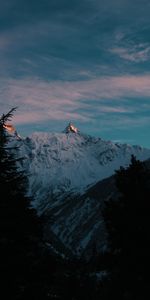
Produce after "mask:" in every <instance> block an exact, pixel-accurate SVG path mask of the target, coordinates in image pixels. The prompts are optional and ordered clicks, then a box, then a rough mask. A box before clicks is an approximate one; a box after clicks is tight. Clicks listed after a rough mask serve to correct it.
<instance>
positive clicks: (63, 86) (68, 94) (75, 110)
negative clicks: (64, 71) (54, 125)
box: [0, 75, 150, 124]
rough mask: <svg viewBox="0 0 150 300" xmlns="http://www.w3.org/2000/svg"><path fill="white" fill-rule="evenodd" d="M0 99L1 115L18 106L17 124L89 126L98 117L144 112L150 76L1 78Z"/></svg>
mask: <svg viewBox="0 0 150 300" xmlns="http://www.w3.org/2000/svg"><path fill="white" fill-rule="evenodd" d="M0 97H1V109H2V113H3V112H4V113H5V111H8V109H9V108H12V107H14V106H18V107H19V109H18V111H17V113H16V114H15V119H14V121H15V122H16V123H17V124H25V123H26V124H28V123H36V122H42V121H46V120H55V121H56V120H57V121H60V120H66V121H67V120H70V119H71V120H79V121H80V122H83V123H84V122H87V123H89V122H90V121H92V120H94V119H95V117H96V116H98V115H101V114H105V115H107V114H108V113H111V114H114V115H116V114H118V115H119V114H129V113H130V114H134V113H135V112H140V110H142V111H145V112H147V107H148V106H147V102H146V100H145V97H146V99H147V98H148V97H150V75H143V76H131V75H128V76H127V75H126V76H125V75H124V76H121V77H118V76H110V77H99V78H96V79H93V78H92V79H91V80H90V79H89V80H86V81H77V82H76V81H75V82H63V81H50V82H49V81H44V80H43V81H42V80H40V79H38V78H34V79H33V78H24V79H19V80H17V79H9V80H8V79H5V80H1V83H0ZM129 98H130V101H129V100H128V102H127V103H126V100H125V99H129ZM141 98H142V99H143V100H141ZM135 99H136V103H134V102H135ZM138 99H139V100H138ZM137 101H138V105H137ZM144 105H145V106H144Z"/></svg>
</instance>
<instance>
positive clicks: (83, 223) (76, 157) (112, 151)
mask: <svg viewBox="0 0 150 300" xmlns="http://www.w3.org/2000/svg"><path fill="white" fill-rule="evenodd" d="M14 142H15V143H17V144H18V143H19V155H20V156H21V157H25V160H24V163H23V165H22V167H23V168H24V169H25V170H26V173H27V174H29V189H28V194H29V195H30V196H31V197H33V201H32V206H33V207H35V208H36V210H37V213H38V214H39V215H45V216H46V219H47V224H46V226H45V228H46V231H45V232H46V233H45V234H46V236H47V238H46V239H47V241H49V237H50V236H52V235H53V236H55V237H56V239H57V240H59V241H60V243H61V244H63V245H64V247H66V248H68V250H69V251H71V252H72V253H73V255H83V253H85V251H87V249H91V248H92V247H93V246H92V245H93V244H94V243H96V245H97V249H99V250H100V251H104V249H105V248H106V236H105V230H104V227H105V226H104V223H103V219H102V215H101V207H102V203H103V201H104V200H106V199H109V197H110V196H111V195H112V193H114V185H113V182H112V180H113V177H111V176H113V175H114V173H115V170H117V169H119V168H120V166H123V167H127V166H128V165H129V163H130V159H131V155H132V154H133V155H135V156H136V157H137V159H139V160H142V161H145V160H146V159H149V158H150V149H147V148H143V147H141V146H138V145H135V146H131V145H129V144H121V143H113V142H111V141H105V140H102V139H101V138H97V137H92V136H90V135H85V134H82V133H81V132H70V131H69V132H67V133H64V132H61V133H45V132H34V133H33V134H32V135H31V136H29V137H26V138H21V139H19V140H18V139H16V138H15V139H14ZM96 185H97V188H95V187H96ZM98 190H99V192H98ZM94 193H95V195H94Z"/></svg>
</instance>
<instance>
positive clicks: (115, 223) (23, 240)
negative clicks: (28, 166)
mask: <svg viewBox="0 0 150 300" xmlns="http://www.w3.org/2000/svg"><path fill="white" fill-rule="evenodd" d="M15 110H16V108H13V109H12V110H10V111H9V112H8V114H5V115H4V114H3V115H2V116H1V118H0V193H1V195H0V271H1V294H2V295H3V296H2V299H12V300H13V299H15V300H17V299H22V300H23V299H33V300H34V299H41V300H45V299H60V300H81V299H82V300H99V299H102V300H107V299H108V300H110V299H112V298H114V299H116V300H122V299H129V300H130V299H134V300H136V299H139V300H140V299H141V300H145V299H147V297H148V295H149V262H150V259H149V256H150V246H149V244H150V243H149V242H150V234H149V224H150V221H149V220H150V218H149V212H150V171H149V168H148V167H147V165H146V164H145V163H144V162H141V161H139V160H137V159H136V157H134V156H132V157H131V163H130V165H129V167H128V168H126V169H125V168H123V167H121V168H120V170H117V171H116V173H115V182H116V186H117V188H118V191H119V193H120V196H119V198H117V199H111V200H110V201H107V202H105V206H104V210H103V216H104V219H105V222H106V228H107V231H108V245H109V247H108V250H107V253H104V254H103V255H102V254H97V253H95V254H94V255H93V257H92V258H91V260H90V261H86V260H84V259H80V260H75V259H74V260H71V259H62V258H61V257H58V256H56V255H54V254H52V253H51V252H50V251H49V249H48V248H47V246H46V244H45V242H44V240H43V224H44V219H43V218H42V217H39V216H37V214H36V211H35V210H34V209H33V208H32V207H31V200H33V199H31V198H29V197H28V196H27V182H28V181H27V175H26V174H25V172H24V171H22V170H20V168H19V163H20V161H22V160H23V159H24V158H22V157H18V149H17V148H16V147H13V146H11V143H9V142H10V141H11V137H10V135H9V134H8V132H7V130H6V129H5V125H6V123H7V122H8V121H9V120H11V118H12V116H13V113H14V112H15ZM93 253H94V252H93Z"/></svg>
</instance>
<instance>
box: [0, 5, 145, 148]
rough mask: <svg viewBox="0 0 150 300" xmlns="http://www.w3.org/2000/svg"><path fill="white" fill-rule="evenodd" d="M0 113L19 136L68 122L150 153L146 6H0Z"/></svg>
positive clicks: (53, 128) (85, 131)
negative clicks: (11, 111)
mask: <svg viewBox="0 0 150 300" xmlns="http://www.w3.org/2000/svg"><path fill="white" fill-rule="evenodd" d="M0 7H1V9H0V107H1V109H0V111H1V114H2V113H5V112H8V110H9V109H11V108H12V107H15V106H17V107H18V109H17V111H16V112H15V115H14V117H13V120H12V122H13V123H14V125H15V126H16V127H17V130H18V131H19V133H20V134H21V135H23V136H27V135H30V134H31V133H32V132H34V131H49V132H51V131H56V132H60V131H62V130H63V129H64V128H65V127H66V125H67V123H68V122H69V121H72V122H74V124H75V126H77V127H78V128H79V129H80V131H82V132H84V133H87V134H91V135H94V136H99V137H101V138H103V139H106V140H113V141H120V142H122V143H129V144H139V145H141V146H144V147H149V148H150V138H149V131H150V22H149V16H150V1H149V0H132V1H131V0H130V1H129V0H111V1H110V0H105V1H102V0H72V1H70V0H36V1H35V0H30V1H28V0H26V1H24V0H5V1H2V0H1V3H0Z"/></svg>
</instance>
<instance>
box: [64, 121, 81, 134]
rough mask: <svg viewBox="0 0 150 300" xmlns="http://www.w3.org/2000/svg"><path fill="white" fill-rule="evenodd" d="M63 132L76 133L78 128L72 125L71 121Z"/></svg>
mask: <svg viewBox="0 0 150 300" xmlns="http://www.w3.org/2000/svg"><path fill="white" fill-rule="evenodd" d="M64 132H65V133H70V132H73V133H78V132H79V130H78V128H76V127H75V126H74V124H72V122H69V124H68V126H67V127H66V128H65V130H64Z"/></svg>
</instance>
